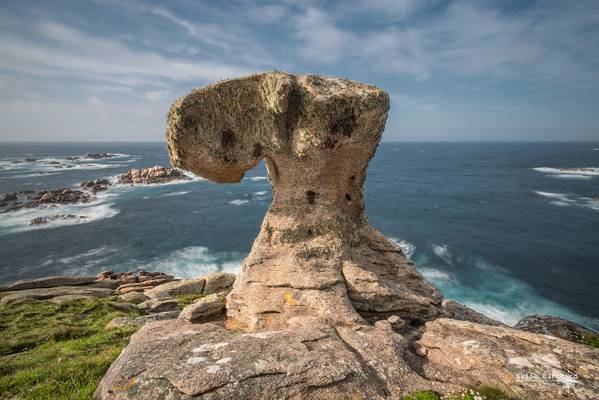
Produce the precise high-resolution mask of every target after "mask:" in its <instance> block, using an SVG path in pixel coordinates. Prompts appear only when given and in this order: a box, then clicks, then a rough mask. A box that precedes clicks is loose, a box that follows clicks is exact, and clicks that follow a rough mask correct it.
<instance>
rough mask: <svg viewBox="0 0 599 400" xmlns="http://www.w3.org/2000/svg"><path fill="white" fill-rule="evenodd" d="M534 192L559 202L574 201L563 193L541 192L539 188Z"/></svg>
mask: <svg viewBox="0 0 599 400" xmlns="http://www.w3.org/2000/svg"><path fill="white" fill-rule="evenodd" d="M535 193H536V194H538V195H539V196H543V197H548V198H550V199H555V200H557V201H560V202H564V203H574V200H572V199H570V198H569V197H568V195H567V194H564V193H552V192H541V191H539V190H536V191H535Z"/></svg>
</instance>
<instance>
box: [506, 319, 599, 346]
mask: <svg viewBox="0 0 599 400" xmlns="http://www.w3.org/2000/svg"><path fill="white" fill-rule="evenodd" d="M514 329H520V330H522V331H527V332H534V333H541V334H543V335H551V336H555V337H558V338H561V339H565V340H569V341H571V342H575V343H584V342H585V341H586V340H589V339H592V338H597V339H599V334H597V333H596V332H593V331H592V330H590V329H588V328H585V327H584V326H582V325H579V324H577V323H575V322H572V321H568V320H566V319H562V318H558V317H551V316H548V315H529V316H528V317H524V318H522V319H521V320H520V321H518V323H517V324H516V325H515V326H514Z"/></svg>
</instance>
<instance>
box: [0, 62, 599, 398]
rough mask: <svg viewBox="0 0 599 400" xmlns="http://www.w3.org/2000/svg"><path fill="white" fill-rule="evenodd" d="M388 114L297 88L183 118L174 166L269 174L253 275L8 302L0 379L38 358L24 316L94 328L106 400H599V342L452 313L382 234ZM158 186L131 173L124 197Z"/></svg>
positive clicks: (360, 92) (550, 325) (369, 90)
mask: <svg viewBox="0 0 599 400" xmlns="http://www.w3.org/2000/svg"><path fill="white" fill-rule="evenodd" d="M388 109H389V96H388V95H387V94H386V93H385V92H384V91H383V90H381V89H379V88H377V87H374V86H370V85H366V84H361V83H357V82H353V81H349V80H346V79H339V78H328V77H321V76H315V75H305V76H296V75H290V74H286V73H282V72H269V73H264V74H258V75H252V76H248V77H242V78H237V79H231V80H226V81H222V82H218V83H216V84H213V85H209V86H207V87H204V88H201V89H197V90H194V91H192V92H191V93H190V94H188V95H187V96H185V97H183V98H181V99H180V100H178V101H177V102H175V104H174V105H173V106H172V108H171V110H170V112H169V115H168V130H167V139H168V150H169V154H170V158H171V161H172V163H173V165H174V166H175V167H178V168H181V169H184V170H188V171H191V172H193V173H195V174H198V175H200V176H203V177H205V178H207V179H210V180H213V181H215V182H223V183H235V182H239V181H240V180H241V179H242V178H243V176H244V174H245V173H246V172H247V171H248V170H250V169H251V168H253V167H254V166H256V165H257V164H258V163H259V162H260V161H262V160H264V162H265V164H266V167H267V170H268V179H269V181H270V184H271V186H272V190H273V201H272V204H271V206H270V208H269V210H268V212H267V214H266V216H265V217H264V221H263V222H262V226H261V229H260V232H259V234H258V237H257V238H256V240H255V242H254V244H253V246H252V249H251V252H250V254H249V255H248V257H247V258H246V259H245V261H244V264H243V267H242V270H241V272H240V273H239V274H238V275H237V276H233V275H230V274H222V273H221V274H214V275H209V276H205V277H197V278H195V279H185V280H178V279H176V278H175V277H173V276H170V275H166V274H162V273H157V272H152V273H150V272H145V271H138V272H130V273H123V272H113V271H106V272H103V273H102V274H100V275H98V276H94V277H50V278H42V279H37V280H31V281H23V282H17V283H14V284H12V285H9V286H7V287H4V288H0V290H2V293H0V297H1V301H0V307H1V308H0V318H2V319H1V320H0V325H1V326H2V327H3V330H0V335H2V334H4V335H5V336H6V337H5V339H6V341H7V343H8V345H5V346H7V348H3V353H2V355H3V356H5V357H7V358H3V361H6V360H8V361H6V362H5V364H6V366H5V367H0V368H2V369H0V370H2V371H3V373H5V374H8V375H7V376H10V379H12V380H10V382H18V379H17V378H18V377H15V374H17V373H16V372H14V369H15V368H14V367H13V366H14V365H15V361H13V360H14V359H15V358H18V357H19V352H27V348H28V346H30V347H31V346H33V345H32V344H31V343H32V340H29V341H27V340H26V339H22V338H21V337H20V336H18V335H17V334H16V333H15V332H17V330H16V328H14V327H15V326H17V327H18V326H24V325H23V324H26V323H32V322H31V321H28V320H26V319H24V318H22V316H23V315H31V313H32V312H33V311H32V308H33V307H35V310H36V312H38V313H41V314H43V313H44V312H45V311H44V310H47V313H46V314H44V315H45V316H46V317H47V318H53V317H51V315H53V314H52V313H63V314H64V313H66V312H67V311H68V312H69V313H70V314H68V315H70V316H71V317H68V316H65V317H64V318H65V319H66V320H69V321H71V320H72V321H73V324H74V326H78V325H77V324H78V323H77V322H76V321H81V320H84V321H90V322H89V323H90V324H92V325H93V329H92V328H89V331H88V336H89V338H88V339H87V343H93V345H94V346H96V347H95V349H96V355H95V356H96V357H100V356H99V355H100V354H101V355H102V358H101V359H99V360H98V363H97V364H100V363H101V364H102V366H103V367H97V368H95V369H93V373H91V376H92V377H91V378H88V380H87V381H85V382H86V384H87V385H88V388H87V389H86V390H87V392H85V393H88V394H90V395H91V392H94V397H95V398H96V399H101V400H108V399H111V400H112V399H115V400H116V399H156V398H163V399H181V400H182V399H194V398H201V399H288V398H289V399H409V400H418V399H439V396H440V395H442V396H444V398H445V399H452V400H453V399H455V400H465V399H468V400H472V399H475V398H481V399H483V398H485V399H504V400H505V399H527V400H530V399H533V400H534V399H587V400H590V399H596V398H598V397H599V396H598V394H599V349H597V347H598V346H599V336H597V334H596V333H595V332H592V331H590V330H588V329H586V328H584V327H581V326H579V325H576V324H573V323H571V322H569V321H565V320H560V319H557V318H553V317H546V316H531V317H527V318H525V319H524V320H522V321H520V322H519V323H518V324H517V325H516V326H515V327H509V326H506V325H504V324H502V323H501V322H498V321H495V320H493V319H491V318H489V317H487V316H485V315H483V314H480V313H478V312H476V311H474V310H471V309H469V308H468V307H466V306H464V305H461V304H459V303H456V302H453V301H449V300H444V299H443V295H442V293H441V292H440V291H439V290H438V289H437V288H436V287H434V286H433V285H432V284H430V283H429V282H428V281H427V280H426V279H425V278H424V277H423V276H422V275H421V274H420V273H419V272H418V270H417V269H416V266H415V265H414V264H413V263H412V262H411V261H410V259H409V258H408V257H406V255H405V254H404V253H403V251H402V250H401V249H400V248H399V247H398V246H397V245H396V244H395V243H394V242H392V241H390V240H389V239H387V238H386V237H385V236H383V235H382V234H381V233H379V232H378V231H377V230H376V229H375V228H374V227H372V226H371V225H370V223H369V222H368V219H367V218H366V216H365V214H364V207H365V203H364V193H363V186H364V182H365V180H366V172H367V167H368V163H369V161H370V159H371V158H372V157H373V155H374V153H375V151H376V149H377V146H378V144H379V141H380V139H381V135H382V132H383V129H384V127H385V122H386V118H387V112H388ZM157 175H161V174H160V173H159V174H156V173H155V172H152V173H149V172H147V173H145V174H144V173H141V172H135V173H134V172H133V171H131V172H130V173H129V174H126V175H122V176H121V177H122V182H120V183H123V184H130V183H151V182H152V179H153V177H155V176H157ZM117 182H119V180H117ZM107 186H108V184H107V183H106V182H92V183H91V184H84V185H83V187H85V188H86V190H90V191H92V192H95V191H101V190H104V189H105V188H106V187H107ZM48 303H50V304H48ZM92 304H93V307H92ZM69 307H70V308H69ZM28 313H29V314H28ZM63 314H60V315H61V316H63ZM90 317H93V318H90ZM69 318H70V319H69ZM91 321H96V322H95V323H92V322H91ZM19 324H21V325H19ZM13 328H14V329H13ZM3 332H4V333H3ZM133 332H136V333H134V334H133V335H132V336H130V335H131V334H132V333H133ZM76 334H81V332H79V331H77V333H76ZM72 335H75V333H72V332H69V334H68V335H66V334H65V333H64V332H63V333H60V332H59V331H57V332H55V333H54V332H53V334H52V335H51V337H50V339H47V340H49V343H50V344H52V343H61V341H62V340H69V339H65V337H66V338H70V337H72ZM75 337H77V336H75ZM129 337H130V340H129ZM15 338H16V339H15ZM42 338H46V336H43V335H42ZM40 340H41V339H40ZM13 342H14V343H13ZM108 343H110V345H109V344H108ZM77 345H79V346H81V343H79V342H78V344H77ZM43 346H46V347H43ZM34 347H35V346H34ZM40 347H42V349H41V350H40ZM72 347H77V346H76V345H71V347H69V348H72ZM121 349H122V351H121ZM35 350H36V352H37V353H36V354H39V353H40V352H42V351H44V350H47V345H45V344H44V345H41V346H37V347H35ZM59 353H60V352H59ZM15 354H16V357H15V356H14V355H15ZM52 354H54V353H52ZM117 355H118V357H117ZM48 357H50V356H48ZM115 358H116V360H114V359H115ZM60 359H61V360H62V358H60ZM53 360H55V359H53ZM65 360H66V361H65V362H67V363H70V362H72V360H70V359H69V358H68V357H66V358H65ZM113 360H114V362H112V361H113ZM19 362H22V363H26V361H22V360H21V361H19ZM109 364H111V365H110V367H109V368H106V367H108V365H109ZM27 365H30V364H27ZM69 365H70V364H69ZM31 368H32V367H31ZM74 370H75V369H74ZM40 374H41V372H40ZM71 374H74V375H76V374H77V372H76V371H73V372H71ZM77 376H79V375H77ZM100 377H102V378H101V380H100ZM82 379H83V378H82ZM94 379H97V380H94ZM98 380H99V383H97V382H98ZM96 384H97V387H96ZM15 385H16V384H15ZM8 387H11V386H10V385H8ZM0 388H2V386H0ZM13 389H14V386H13ZM13 389H9V391H6V393H7V394H8V396H12V397H14V396H13V395H14V393H16V392H14V391H13V392H11V391H10V390H13ZM15 390H16V389H15ZM59 390H63V389H59ZM42 397H43V396H42ZM9 398H10V397H9Z"/></svg>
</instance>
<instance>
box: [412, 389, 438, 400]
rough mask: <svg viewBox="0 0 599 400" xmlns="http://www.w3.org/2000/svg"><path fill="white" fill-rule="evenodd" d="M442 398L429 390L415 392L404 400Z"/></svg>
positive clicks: (436, 399) (435, 399)
mask: <svg viewBox="0 0 599 400" xmlns="http://www.w3.org/2000/svg"><path fill="white" fill-rule="evenodd" d="M439 399H440V397H439V395H438V394H437V393H435V392H431V391H429V390H424V391H419V392H414V393H411V394H409V395H407V396H406V397H404V398H403V400H439Z"/></svg>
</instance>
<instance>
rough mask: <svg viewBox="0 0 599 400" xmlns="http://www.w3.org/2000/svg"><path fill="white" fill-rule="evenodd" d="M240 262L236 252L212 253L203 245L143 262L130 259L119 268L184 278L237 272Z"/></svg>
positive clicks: (241, 260)
mask: <svg viewBox="0 0 599 400" xmlns="http://www.w3.org/2000/svg"><path fill="white" fill-rule="evenodd" d="M242 262H243V259H242V257H241V256H240V255H239V254H238V253H236V252H220V253H213V252H211V251H210V250H209V249H208V248H207V247H204V246H189V247H184V248H182V249H179V250H175V251H172V252H170V253H168V254H166V255H164V256H160V257H156V258H154V259H152V260H150V261H146V262H143V263H140V262H138V261H135V260H132V261H129V262H127V263H126V265H121V266H119V269H122V270H131V269H132V268H133V269H144V270H146V271H161V272H165V273H167V274H171V275H174V276H176V277H177V278H184V279H185V278H195V277H198V276H202V275H205V274H210V273H214V272H230V273H237V272H239V270H240V269H241V264H242Z"/></svg>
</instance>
